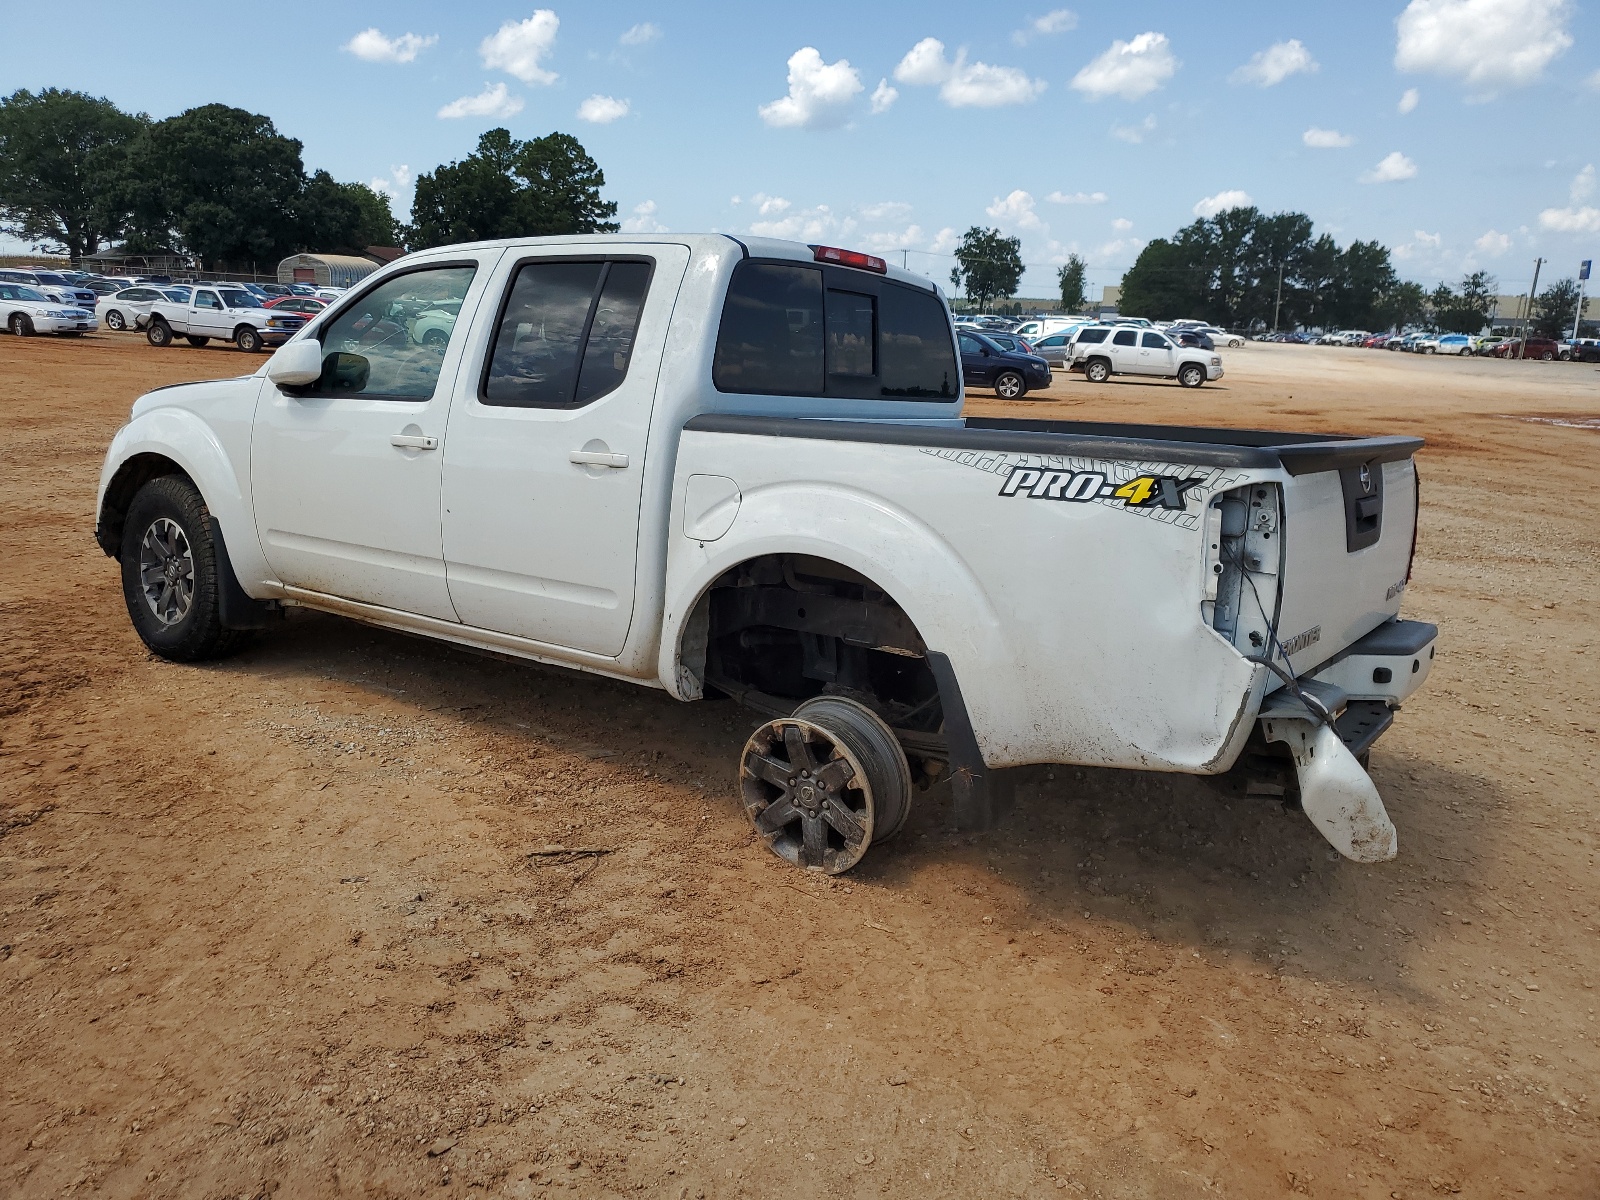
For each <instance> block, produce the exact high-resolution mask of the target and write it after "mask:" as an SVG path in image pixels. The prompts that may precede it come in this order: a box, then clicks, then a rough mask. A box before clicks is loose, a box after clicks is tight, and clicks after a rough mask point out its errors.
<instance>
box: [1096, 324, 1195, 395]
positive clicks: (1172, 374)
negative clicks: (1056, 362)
mask: <svg viewBox="0 0 1600 1200" xmlns="http://www.w3.org/2000/svg"><path fill="white" fill-rule="evenodd" d="M1069 369H1070V370H1073V371H1082V372H1083V376H1084V378H1085V379H1087V380H1089V382H1090V383H1104V382H1106V380H1108V379H1110V378H1111V377H1112V376H1113V375H1153V376H1156V377H1158V378H1162V379H1176V380H1177V381H1178V382H1179V383H1180V384H1182V385H1183V386H1184V387H1186V388H1197V387H1199V386H1200V385H1201V384H1203V383H1206V382H1207V381H1215V380H1218V379H1221V378H1222V358H1221V357H1220V356H1219V355H1216V354H1208V353H1206V352H1205V351H1204V350H1198V349H1191V348H1188V347H1184V346H1178V345H1175V344H1174V343H1173V342H1172V340H1171V339H1170V338H1168V337H1167V335H1166V334H1164V333H1162V332H1161V331H1160V330H1158V329H1137V328H1133V327H1131V326H1115V325H1091V326H1089V327H1088V328H1087V329H1080V330H1078V332H1077V334H1076V335H1074V337H1073V340H1072V354H1071V359H1070V363H1069Z"/></svg>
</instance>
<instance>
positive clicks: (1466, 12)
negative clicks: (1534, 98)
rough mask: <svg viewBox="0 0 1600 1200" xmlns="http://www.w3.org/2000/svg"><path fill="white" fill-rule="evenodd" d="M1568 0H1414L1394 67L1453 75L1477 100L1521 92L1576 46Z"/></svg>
mask: <svg viewBox="0 0 1600 1200" xmlns="http://www.w3.org/2000/svg"><path fill="white" fill-rule="evenodd" d="M1572 11H1573V6H1572V4H1571V2H1570V0H1411V3H1410V4H1408V5H1407V6H1406V10H1405V11H1404V12H1403V13H1401V14H1400V18H1399V20H1398V21H1397V22H1396V24H1397V25H1398V27H1399V41H1398V43H1397V44H1396V47H1395V52H1394V65H1395V66H1396V67H1397V68H1399V69H1400V70H1402V71H1422V72H1429V73H1432V74H1436V75H1449V76H1453V77H1455V78H1457V79H1460V80H1461V81H1462V82H1464V83H1465V84H1466V85H1467V86H1468V87H1469V88H1471V89H1472V91H1473V92H1474V93H1476V94H1477V95H1479V96H1492V95H1493V94H1494V93H1496V92H1497V91H1499V90H1500V89H1501V88H1506V87H1521V86H1523V85H1524V84H1529V83H1532V82H1534V81H1535V80H1536V79H1538V78H1539V76H1540V75H1541V74H1543V73H1544V69H1545V67H1547V66H1548V65H1549V64H1550V62H1551V60H1553V59H1554V58H1556V57H1557V56H1558V55H1560V54H1561V53H1563V52H1564V51H1565V50H1566V49H1567V48H1568V47H1569V46H1571V45H1572V35H1571V34H1570V33H1568V32H1567V21H1568V20H1569V19H1570V18H1571V16H1572Z"/></svg>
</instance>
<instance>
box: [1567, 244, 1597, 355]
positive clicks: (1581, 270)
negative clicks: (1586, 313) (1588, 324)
mask: <svg viewBox="0 0 1600 1200" xmlns="http://www.w3.org/2000/svg"><path fill="white" fill-rule="evenodd" d="M1593 265H1594V260H1593V259H1589V258H1586V259H1584V260H1583V261H1582V262H1581V263H1579V264H1578V307H1577V309H1576V311H1574V312H1573V314H1572V340H1573V341H1577V340H1578V328H1579V326H1581V325H1582V324H1583V293H1584V292H1585V291H1586V290H1587V289H1586V288H1585V287H1584V286H1583V285H1584V284H1586V283H1588V282H1589V268H1590V267H1591V266H1593Z"/></svg>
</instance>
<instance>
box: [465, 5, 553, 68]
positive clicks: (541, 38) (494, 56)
mask: <svg viewBox="0 0 1600 1200" xmlns="http://www.w3.org/2000/svg"><path fill="white" fill-rule="evenodd" d="M560 28H561V20H560V18H559V17H557V16H556V14H555V13H554V11H552V10H551V9H548V8H541V9H539V10H538V11H537V12H535V13H534V14H533V16H531V17H529V18H528V19H527V20H526V21H507V22H506V23H505V24H504V25H502V26H500V28H499V29H498V30H497V31H495V32H494V33H492V34H490V35H489V36H488V37H486V38H484V39H483V42H482V44H481V45H480V46H479V47H478V53H479V54H481V55H482V56H483V65H484V66H486V67H488V68H489V69H490V70H491V71H504V72H505V73H506V74H507V75H515V76H516V77H517V78H518V79H520V80H522V82H523V83H554V82H555V81H556V80H557V79H558V78H560V77H559V76H558V75H557V74H556V73H555V72H554V71H547V70H545V69H544V67H542V66H540V65H539V64H540V62H541V61H542V60H543V59H544V58H545V57H546V56H547V55H548V54H549V53H550V51H551V50H552V49H553V48H554V47H555V44H556V31H557V30H558V29H560Z"/></svg>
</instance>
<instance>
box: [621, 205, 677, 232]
mask: <svg viewBox="0 0 1600 1200" xmlns="http://www.w3.org/2000/svg"><path fill="white" fill-rule="evenodd" d="M622 232H623V233H665V232H667V227H666V226H665V225H663V224H662V223H661V222H660V221H658V220H656V202H655V201H654V200H646V201H644V202H643V203H641V204H635V205H634V206H633V216H631V217H626V218H624V219H623V222H622Z"/></svg>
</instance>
